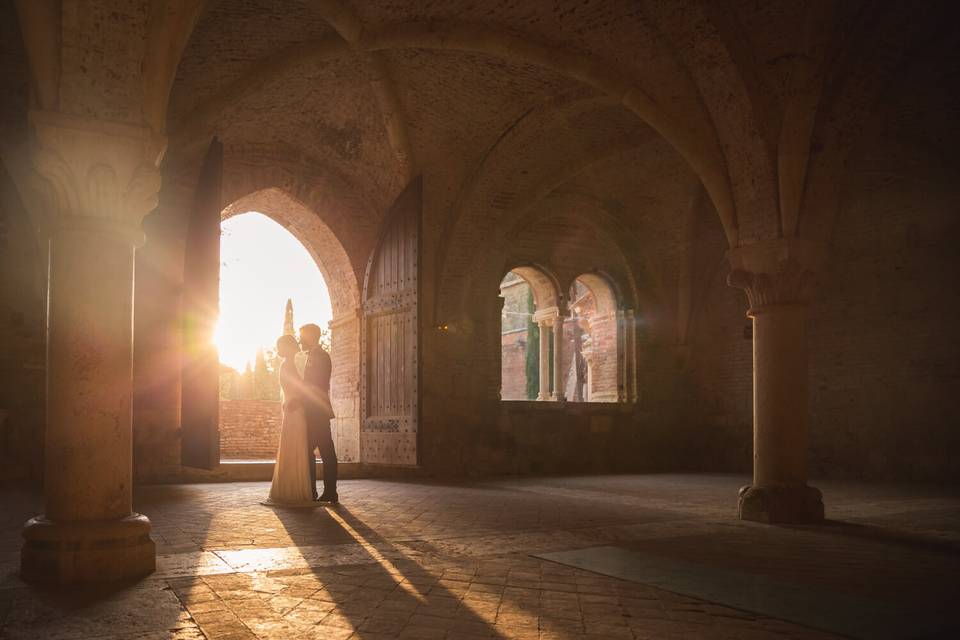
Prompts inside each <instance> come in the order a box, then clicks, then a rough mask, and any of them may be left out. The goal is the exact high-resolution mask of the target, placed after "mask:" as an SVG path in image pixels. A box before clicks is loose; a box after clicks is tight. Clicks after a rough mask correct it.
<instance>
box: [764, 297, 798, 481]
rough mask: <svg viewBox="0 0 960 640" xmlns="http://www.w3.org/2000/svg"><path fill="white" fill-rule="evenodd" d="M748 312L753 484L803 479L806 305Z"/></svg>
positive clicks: (775, 307) (782, 306)
mask: <svg viewBox="0 0 960 640" xmlns="http://www.w3.org/2000/svg"><path fill="white" fill-rule="evenodd" d="M752 316H753V380H754V383H753V387H754V393H753V415H754V420H753V429H754V433H753V463H754V464H753V484H754V485H755V486H760V487H777V486H800V485H803V484H805V483H806V481H807V397H808V395H807V323H806V320H807V318H806V316H807V308H806V307H805V306H803V305H778V306H773V307H769V308H767V309H764V310H763V311H761V312H758V313H754V314H752Z"/></svg>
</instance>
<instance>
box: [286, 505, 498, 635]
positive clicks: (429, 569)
mask: <svg viewBox="0 0 960 640" xmlns="http://www.w3.org/2000/svg"><path fill="white" fill-rule="evenodd" d="M276 513H277V517H278V519H279V520H280V522H281V523H282V524H283V526H284V527H285V528H286V529H287V531H288V533H290V535H291V538H293V537H300V536H301V534H302V531H303V530H304V528H307V527H318V528H320V529H322V530H329V527H330V524H331V523H335V525H336V526H337V527H338V528H339V529H340V531H341V533H342V534H346V536H348V537H349V538H350V540H351V541H352V542H353V543H355V545H358V547H357V546H353V545H351V547H352V548H353V551H354V552H355V553H358V554H359V557H356V558H347V559H346V560H345V561H344V563H343V564H332V565H331V564H328V563H325V562H323V561H322V559H318V558H315V557H314V562H310V559H309V558H307V560H308V562H309V564H310V566H309V568H308V569H305V570H303V573H305V574H310V575H312V576H313V577H314V578H315V580H316V583H317V584H318V585H319V586H320V592H319V598H320V602H329V603H332V604H333V605H334V607H335V608H333V609H331V610H327V611H325V610H324V609H325V608H324V607H323V606H320V607H319V608H318V607H316V606H313V605H311V606H308V607H307V609H308V611H307V612H306V615H304V616H303V617H300V618H299V620H301V621H303V622H307V623H310V622H314V621H315V622H316V623H318V624H319V625H320V626H321V627H331V628H333V627H337V626H340V627H344V628H346V627H352V628H354V629H356V630H357V631H359V632H360V636H361V637H363V634H364V633H365V632H366V633H369V634H376V633H379V634H387V635H399V634H400V633H401V632H402V631H406V632H407V633H416V634H421V635H423V636H437V637H444V635H446V633H449V632H453V633H454V634H460V635H463V636H479V637H483V636H486V637H492V638H501V637H502V636H501V635H500V634H499V632H498V631H497V630H496V629H495V628H494V624H493V623H494V620H495V619H496V615H497V610H498V604H499V600H500V594H498V593H491V592H484V591H482V590H477V591H472V590H471V587H472V585H471V584H470V583H469V582H468V581H467V580H464V581H463V582H456V581H451V582H449V583H446V584H445V581H444V580H443V579H442V577H443V575H444V572H445V571H448V570H451V569H454V570H455V565H453V564H452V563H451V564H444V563H443V562H442V561H437V560H435V559H433V558H429V557H427V556H423V555H419V554H417V553H415V552H411V551H405V550H402V549H399V548H398V547H397V546H395V545H393V544H392V543H390V542H388V541H386V540H385V539H384V538H382V537H380V536H379V535H377V533H376V532H375V531H374V530H373V529H371V528H370V527H368V526H367V525H366V524H365V523H364V522H362V521H361V520H359V519H358V518H357V517H356V516H355V515H354V514H353V513H352V512H351V511H350V509H349V508H348V507H346V506H343V505H341V506H339V507H337V508H330V509H319V510H306V511H303V510H283V509H278V510H277V511H276ZM336 537H337V538H338V539H342V536H341V535H338V536H336ZM338 541H339V540H338ZM314 551H315V550H310V551H309V552H308V551H307V550H306V549H304V552H305V553H306V554H307V555H312V554H313V552H314ZM331 553H336V550H334V549H331ZM325 565H326V566H325ZM463 577H464V578H467V576H463ZM454 584H456V585H462V586H459V587H454V586H452V585H454ZM311 610H312V613H311V612H310V611H311ZM291 613H292V614H293V615H294V617H295V618H296V617H297V613H296V608H295V609H294V610H292V611H291ZM320 614H323V615H320Z"/></svg>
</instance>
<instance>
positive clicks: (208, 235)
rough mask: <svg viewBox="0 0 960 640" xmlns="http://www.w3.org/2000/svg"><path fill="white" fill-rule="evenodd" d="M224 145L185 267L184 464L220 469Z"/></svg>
mask: <svg viewBox="0 0 960 640" xmlns="http://www.w3.org/2000/svg"><path fill="white" fill-rule="evenodd" d="M222 177H223V145H222V144H220V141H219V140H217V139H216V138H214V139H213V141H212V142H211V143H210V148H209V149H208V151H207V155H206V158H204V161H203V168H202V169H201V172H200V180H199V182H198V183H197V191H196V194H195V195H194V203H193V208H192V210H191V211H190V221H189V226H188V229H187V242H186V247H185V252H184V264H183V272H184V273H183V370H182V374H181V392H180V398H181V400H180V462H181V464H183V465H184V466H187V467H198V468H201V469H214V468H215V467H216V466H217V465H218V464H220V424H219V423H220V362H219V360H220V358H219V354H218V353H217V348H216V347H215V346H214V344H213V332H214V329H215V327H216V323H217V314H218V311H219V310H218V307H219V302H220V300H219V297H220V212H221V209H222V207H221V203H220V184H221V181H222Z"/></svg>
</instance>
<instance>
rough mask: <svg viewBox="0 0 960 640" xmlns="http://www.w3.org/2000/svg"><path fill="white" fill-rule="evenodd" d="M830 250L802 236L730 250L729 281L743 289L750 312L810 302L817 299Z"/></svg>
mask: <svg viewBox="0 0 960 640" xmlns="http://www.w3.org/2000/svg"><path fill="white" fill-rule="evenodd" d="M825 257H826V251H825V249H824V247H823V246H821V245H816V244H813V243H810V242H806V241H804V240H801V239H796V238H794V239H782V240H776V241H771V242H764V243H758V244H754V245H748V246H745V247H738V248H736V249H731V250H730V251H728V252H727V260H728V261H729V262H730V267H731V271H730V274H729V275H728V276H727V284H728V285H730V286H731V287H736V288H738V289H743V290H744V292H746V294H747V299H748V300H749V301H750V311H749V314H750V315H753V314H756V313H760V312H761V311H763V310H764V309H765V308H767V307H771V306H775V305H807V304H809V303H810V301H811V300H812V299H813V295H814V293H815V291H816V288H817V284H818V282H819V279H820V274H821V273H822V272H823V265H824V262H825Z"/></svg>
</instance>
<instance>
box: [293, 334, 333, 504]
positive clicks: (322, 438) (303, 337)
mask: <svg viewBox="0 0 960 640" xmlns="http://www.w3.org/2000/svg"><path fill="white" fill-rule="evenodd" d="M300 349H302V350H303V351H304V352H305V353H306V354H307V364H306V367H305V368H304V371H303V381H304V382H305V383H306V385H305V386H306V394H305V395H306V401H305V403H304V408H305V409H306V416H307V461H308V465H307V466H309V467H310V488H311V490H312V491H313V499H314V500H319V501H320V502H324V503H327V504H337V503H338V502H339V499H338V497H337V451H336V449H334V446H333V436H332V435H331V433H330V421H331V420H332V419H333V408H332V407H331V405H330V370H331V368H332V365H331V362H330V354H328V353H327V352H326V350H324V348H323V347H321V346H320V327H318V326H317V325H315V324H305V325H303V326H302V327H300ZM317 448H319V449H320V457H321V458H322V459H323V493H322V494H320V497H319V498H318V497H317V461H316V458H315V457H314V453H313V452H314V449H317Z"/></svg>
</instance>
